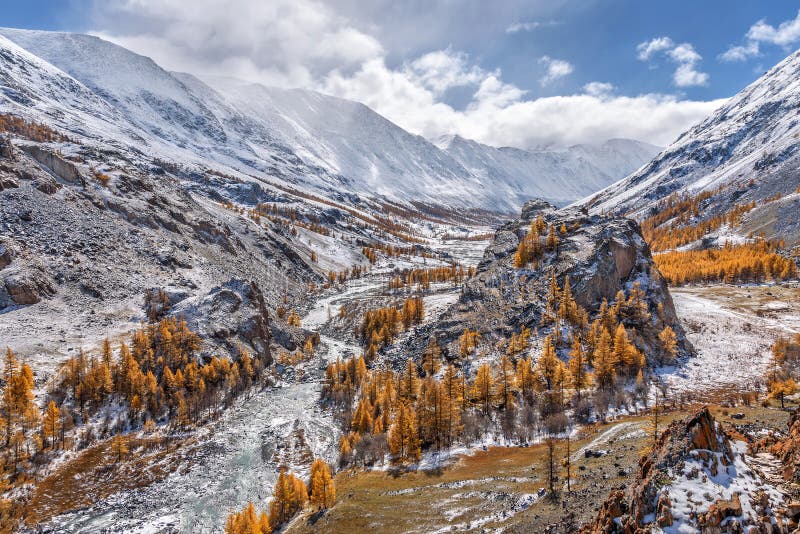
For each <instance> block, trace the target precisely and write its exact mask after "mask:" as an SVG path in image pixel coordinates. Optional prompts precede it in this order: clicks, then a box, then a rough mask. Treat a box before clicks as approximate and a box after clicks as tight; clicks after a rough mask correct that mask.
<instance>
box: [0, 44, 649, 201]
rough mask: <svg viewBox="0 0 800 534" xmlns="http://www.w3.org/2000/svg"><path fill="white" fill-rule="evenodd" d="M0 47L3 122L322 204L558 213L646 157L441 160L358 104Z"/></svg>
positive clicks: (115, 55)
mask: <svg viewBox="0 0 800 534" xmlns="http://www.w3.org/2000/svg"><path fill="white" fill-rule="evenodd" d="M0 35H2V36H4V37H3V38H0V39H1V40H0V80H2V85H3V87H2V88H0V91H1V93H0V94H2V99H0V111H12V112H14V113H17V114H21V115H26V116H29V117H30V118H34V119H37V120H42V121H44V122H47V123H50V124H52V125H54V126H56V127H58V128H60V129H64V130H67V131H69V132H71V133H72V134H76V135H78V136H79V137H82V138H89V139H93V140H95V141H97V142H98V143H104V144H111V145H113V146H115V148H117V149H120V150H123V151H126V152H128V153H130V154H136V155H139V156H143V155H146V156H148V157H150V158H156V157H157V158H161V159H165V160H169V161H176V162H179V163H182V164H184V165H190V166H191V165H194V166H196V167H198V168H204V167H212V168H217V169H219V170H223V171H230V170H235V171H239V172H241V173H244V174H246V175H253V176H257V177H264V178H267V179H271V180H274V179H279V180H283V181H287V182H291V183H293V184H295V185H296V186H300V187H303V188H310V189H314V190H316V191H318V192H321V193H323V194H334V193H335V194H338V193H353V194H358V195H362V196H365V197H386V198H389V199H392V200H394V201H398V202H403V203H405V202H408V201H414V200H419V201H423V202H428V203H432V204H438V205H447V206H450V207H453V208H465V207H478V208H485V209H490V210H495V211H502V212H510V211H516V210H518V209H519V207H520V206H521V204H522V203H523V202H524V201H525V200H527V199H529V198H531V197H534V196H539V197H544V198H546V199H548V200H551V201H554V202H557V203H566V202H569V201H573V200H575V199H577V198H580V197H583V196H585V195H587V194H589V193H591V192H592V191H596V190H597V189H599V188H601V187H604V186H606V185H608V184H609V183H611V182H613V181H614V180H615V179H619V178H620V177H621V176H623V175H624V174H626V173H628V172H630V171H632V170H634V169H635V168H636V167H638V166H639V165H640V164H641V163H643V162H644V161H645V160H646V159H648V158H649V157H650V156H652V155H653V153H654V150H653V148H652V147H649V146H647V145H644V144H641V143H636V142H632V141H610V142H608V143H605V144H602V145H598V146H592V147H589V146H583V147H572V148H570V149H567V150H565V151H550V150H547V151H544V150H543V151H536V152H525V151H521V150H516V149H506V148H503V149H497V148H492V147H488V146H485V145H481V144H479V143H474V142H471V141H464V140H459V142H458V143H455V142H453V143H449V145H448V146H447V147H445V149H442V148H440V147H439V146H436V145H435V144H433V143H431V142H429V141H428V140H426V139H424V138H422V137H420V136H417V135H413V134H410V133H409V132H406V131H405V130H403V129H402V128H400V127H399V126H397V125H395V124H393V123H392V122H390V121H388V120H387V119H385V118H384V117H382V116H381V115H379V114H377V113H375V112H373V111H372V110H371V109H369V108H368V107H366V106H364V105H362V104H359V103H356V102H352V101H348V100H343V99H339V98H334V97H330V96H325V95H322V94H319V93H315V92H313V91H306V90H285V89H277V88H268V87H264V86H260V85H256V84H252V83H246V82H241V81H236V80H230V79H219V78H214V79H210V80H206V81H201V80H200V79H198V78H196V77H194V76H192V75H190V74H180V73H172V72H168V71H165V70H164V69H162V68H161V67H159V66H158V65H157V64H156V63H155V62H153V61H152V60H151V59H149V58H147V57H144V56H140V55H138V54H135V53H133V52H131V51H129V50H127V49H125V48H122V47H120V46H117V45H115V44H112V43H109V42H107V41H104V40H102V39H99V38H97V37H93V36H87V35H77V34H66V33H56V32H42V31H31V30H14V29H0ZM456 145H457V146H456Z"/></svg>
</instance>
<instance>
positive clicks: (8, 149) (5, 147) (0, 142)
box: [0, 136, 15, 159]
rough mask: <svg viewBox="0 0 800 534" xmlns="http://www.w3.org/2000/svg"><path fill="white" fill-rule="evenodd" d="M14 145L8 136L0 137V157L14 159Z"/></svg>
mask: <svg viewBox="0 0 800 534" xmlns="http://www.w3.org/2000/svg"><path fill="white" fill-rule="evenodd" d="M14 157H15V153H14V145H13V143H11V139H10V138H9V137H8V136H3V137H0V158H5V159H14Z"/></svg>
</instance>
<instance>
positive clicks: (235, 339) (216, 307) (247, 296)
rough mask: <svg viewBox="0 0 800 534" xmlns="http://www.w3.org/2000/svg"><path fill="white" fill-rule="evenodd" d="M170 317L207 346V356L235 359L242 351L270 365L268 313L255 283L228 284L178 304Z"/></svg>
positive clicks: (173, 308) (236, 282)
mask: <svg viewBox="0 0 800 534" xmlns="http://www.w3.org/2000/svg"><path fill="white" fill-rule="evenodd" d="M170 314H172V315H179V316H182V317H183V318H184V319H185V320H186V322H187V323H188V325H189V327H190V328H191V329H192V330H193V331H195V332H197V333H198V334H199V335H200V336H201V337H202V338H203V339H204V341H206V342H207V343H209V344H210V346H208V347H206V352H208V353H211V352H216V351H219V350H222V351H224V352H226V353H227V354H228V355H230V356H231V357H235V356H236V354H237V353H238V351H239V347H244V348H247V349H248V350H250V351H251V352H253V353H254V354H255V355H257V356H259V357H260V358H262V359H264V360H265V362H266V363H267V364H269V363H271V362H272V359H271V352H270V321H269V313H268V312H267V307H266V303H265V302H264V295H263V294H262V293H261V290H260V289H259V287H258V285H257V284H256V283H255V282H245V281H242V280H230V281H229V282H227V283H226V284H224V285H222V286H219V287H215V288H213V289H212V290H211V291H209V292H208V294H206V295H204V296H200V297H192V298H186V299H183V300H181V301H180V302H179V303H178V304H177V305H175V306H174V307H172V309H170Z"/></svg>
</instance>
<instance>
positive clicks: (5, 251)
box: [0, 242, 14, 269]
mask: <svg viewBox="0 0 800 534" xmlns="http://www.w3.org/2000/svg"><path fill="white" fill-rule="evenodd" d="M13 259H14V252H13V251H12V250H11V246H10V245H9V244H8V243H3V242H0V269H5V268H6V267H8V265H9V264H10V263H11V260H13Z"/></svg>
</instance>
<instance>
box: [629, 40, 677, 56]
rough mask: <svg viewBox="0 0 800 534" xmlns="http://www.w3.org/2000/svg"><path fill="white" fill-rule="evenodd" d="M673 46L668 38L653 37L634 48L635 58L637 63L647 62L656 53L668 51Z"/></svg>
mask: <svg viewBox="0 0 800 534" xmlns="http://www.w3.org/2000/svg"><path fill="white" fill-rule="evenodd" d="M673 46H674V43H673V42H672V39H670V38H669V37H655V38H653V39H650V40H649V41H645V42H643V43H639V44H638V45H637V46H636V51H637V52H638V54H637V55H636V57H637V58H639V61H647V60H648V59H650V58H651V57H652V56H653V55H654V54H656V53H657V52H661V51H662V50H668V49H670V48H672V47H673Z"/></svg>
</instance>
